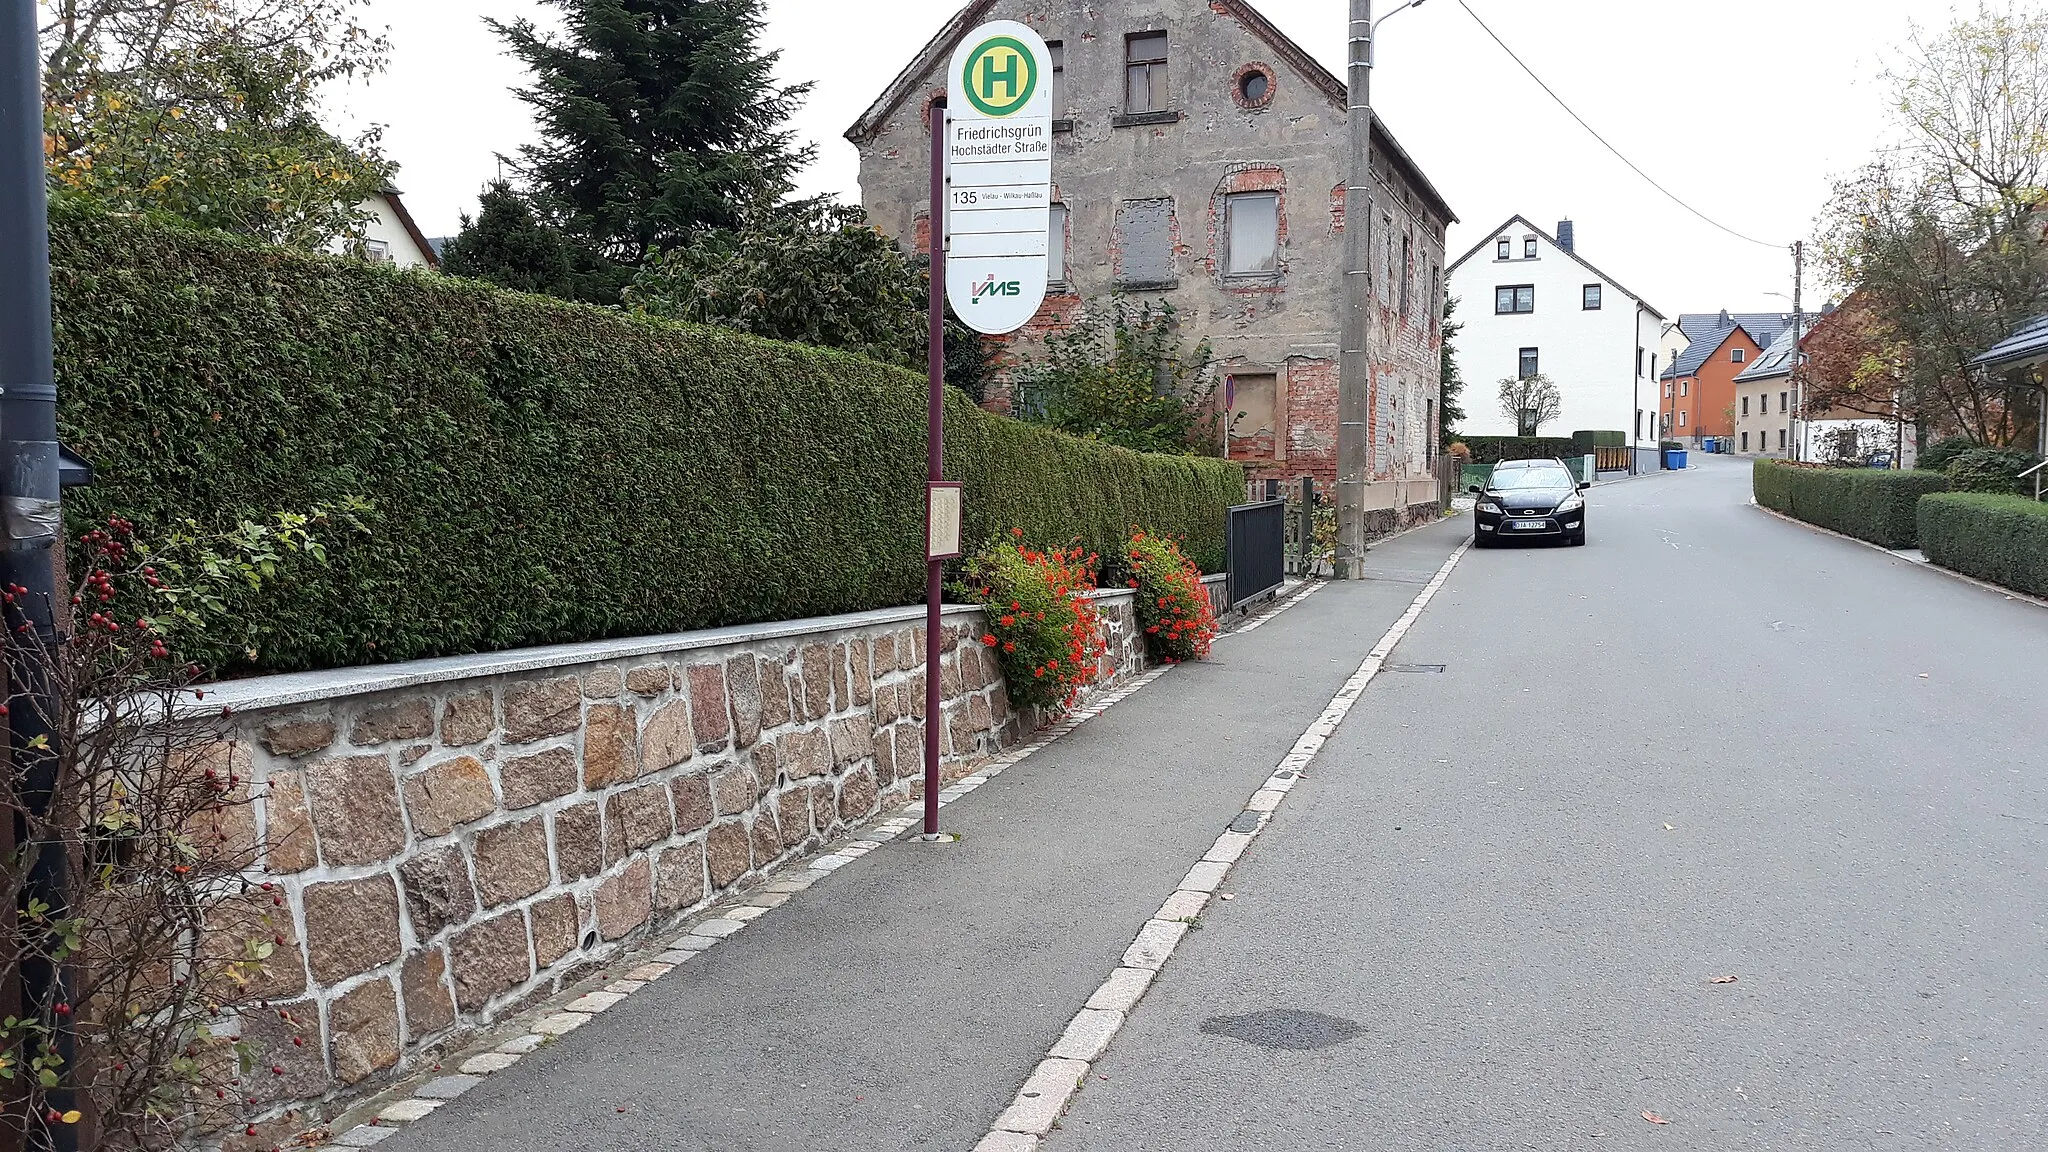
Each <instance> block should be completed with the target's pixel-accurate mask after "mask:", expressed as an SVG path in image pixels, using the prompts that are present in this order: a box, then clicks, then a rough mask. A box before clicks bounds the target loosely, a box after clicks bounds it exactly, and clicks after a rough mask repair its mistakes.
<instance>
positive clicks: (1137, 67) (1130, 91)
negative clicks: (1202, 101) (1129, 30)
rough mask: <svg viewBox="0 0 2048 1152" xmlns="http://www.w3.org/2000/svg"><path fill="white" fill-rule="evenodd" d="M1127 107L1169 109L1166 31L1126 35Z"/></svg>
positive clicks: (1134, 110)
mask: <svg viewBox="0 0 2048 1152" xmlns="http://www.w3.org/2000/svg"><path fill="white" fill-rule="evenodd" d="M1124 111H1125V112H1128V113H1133V114H1135V113H1140V112H1164V111H1166V33H1164V32H1138V33H1135V34H1133V35H1131V36H1128V37H1126V38H1125V39H1124Z"/></svg>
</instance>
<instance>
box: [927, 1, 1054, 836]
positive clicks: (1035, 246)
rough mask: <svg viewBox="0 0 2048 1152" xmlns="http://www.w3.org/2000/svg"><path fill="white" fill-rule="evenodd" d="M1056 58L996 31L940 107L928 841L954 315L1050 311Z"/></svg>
mask: <svg viewBox="0 0 2048 1152" xmlns="http://www.w3.org/2000/svg"><path fill="white" fill-rule="evenodd" d="M1051 76H1052V54H1051V52H1050V51H1048V50H1047V48H1046V46H1045V41H1044V39H1042V38H1041V37H1040V36H1039V35H1038V33H1036V32H1034V31H1032V30H1031V29H1030V28H1029V27H1027V26H1025V25H1023V24H1019V23H1016V22H1015V21H1009V20H998V21H994V22H993V23H989V24H984V25H982V26H981V27H979V28H976V29H975V30H974V31H973V32H971V33H970V34H969V35H968V36H967V38H966V39H965V40H963V41H962V42H961V44H960V46H959V47H958V48H957V49H955V50H954V53H953V60H952V63H951V65H950V66H949V67H948V69H947V83H946V96H945V98H943V99H939V100H934V101H933V102H932V104H931V131H932V156H931V165H932V166H931V193H932V205H931V222H930V226H929V228H928V229H927V232H928V234H929V236H930V247H931V301H930V303H929V304H928V305H927V307H928V308H929V312H928V313H927V314H926V317H925V319H926V321H927V322H928V323H929V324H930V334H929V336H928V338H927V340H926V351H925V358H926V364H927V367H928V368H929V369H930V372H931V401H930V417H929V421H928V422H929V426H930V437H929V439H928V440H927V442H926V445H925V450H926V454H927V459H926V466H925V471H926V474H927V475H928V477H929V479H928V480H927V481H926V484H925V552H924V555H925V565H926V567H925V615H924V839H925V840H928V841H937V842H943V841H945V840H946V839H947V837H945V836H942V835H940V833H939V786H940V784H941V783H942V781H941V779H940V775H939V734H940V727H939V726H940V725H941V724H942V723H943V722H944V713H943V709H944V706H945V702H944V698H943V693H942V692H940V688H941V687H942V686H943V682H944V679H945V677H944V675H943V667H942V665H941V652H940V649H941V647H942V646H941V645H940V643H939V635H940V633H939V630H940V628H941V627H942V625H941V623H940V621H939V592H940V587H939V585H940V577H941V575H942V566H943V562H944V561H946V560H948V559H951V558H953V557H955V556H959V555H961V554H962V547H961V539H960V535H961V532H962V527H963V526H962V519H961V512H962V508H961V505H962V502H963V501H964V499H965V496H964V494H963V493H962V491H961V488H960V485H958V484H952V483H947V481H946V478H945V475H946V463H945V459H944V450H945V398H946V305H947V303H948V302H950V303H951V304H952V306H953V311H954V313H955V314H956V315H958V316H959V317H960V319H961V320H962V322H964V323H965V324H966V325H967V326H968V327H969V328H972V329H974V330H975V331H976V332H980V333H983V334H984V335H990V336H998V335H1002V334H1004V333H1008V332H1015V331H1016V330H1017V329H1019V328H1022V327H1024V325H1026V324H1028V323H1030V321H1031V317H1032V316H1034V315H1036V314H1037V312H1038V308H1039V305H1040V304H1042V303H1043V302H1044V300H1045V280H1046V266H1047V260H1048V258H1049V248H1048V245H1049V244H1050V243H1051V238H1050V236H1049V235H1048V234H1047V227H1048V221H1049V219H1050V213H1051V209H1052V91H1051V89H1052V84H1051Z"/></svg>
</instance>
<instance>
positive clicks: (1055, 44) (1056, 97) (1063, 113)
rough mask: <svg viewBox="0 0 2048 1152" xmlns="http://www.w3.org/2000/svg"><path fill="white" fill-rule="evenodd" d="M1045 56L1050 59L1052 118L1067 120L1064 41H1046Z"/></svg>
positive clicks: (1065, 50) (1065, 51)
mask: <svg viewBox="0 0 2048 1152" xmlns="http://www.w3.org/2000/svg"><path fill="white" fill-rule="evenodd" d="M1045 51H1046V54H1047V55H1049V56H1051V57H1052V118H1053V119H1055V120H1065V119H1066V118H1067V115H1068V113H1067V46H1066V43H1065V42H1064V41H1060V40H1047V41H1046V42H1045Z"/></svg>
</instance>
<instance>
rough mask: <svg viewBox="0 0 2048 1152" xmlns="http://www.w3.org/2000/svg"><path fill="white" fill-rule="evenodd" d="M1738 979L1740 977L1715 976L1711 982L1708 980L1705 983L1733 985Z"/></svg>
mask: <svg viewBox="0 0 2048 1152" xmlns="http://www.w3.org/2000/svg"><path fill="white" fill-rule="evenodd" d="M1739 979H1741V977H1739V976H1716V977H1714V978H1713V979H1712V980H1709V981H1707V983H1709V984H1733V983H1735V982H1736V981H1737V980H1739Z"/></svg>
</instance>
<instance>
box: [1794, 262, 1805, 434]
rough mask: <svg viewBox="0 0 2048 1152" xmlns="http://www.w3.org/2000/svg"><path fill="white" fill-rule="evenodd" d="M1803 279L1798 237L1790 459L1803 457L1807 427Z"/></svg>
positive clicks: (1803, 266) (1795, 263) (1803, 271)
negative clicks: (1802, 353) (1802, 354)
mask: <svg viewBox="0 0 2048 1152" xmlns="http://www.w3.org/2000/svg"><path fill="white" fill-rule="evenodd" d="M1805 283H1806V241H1804V240H1799V241H1796V242H1794V243H1793V245H1792V391H1793V392H1794V393H1795V394H1796V395H1797V396H1798V397H1799V402H1798V403H1797V404H1794V405H1793V406H1792V417H1791V420H1792V459H1794V460H1799V459H1802V458H1804V457H1805V455H1806V451H1805V443H1806V429H1805V427H1804V425H1805V421H1804V420H1803V419H1801V418H1802V417H1803V416H1805V415H1806V387H1805V382H1806V376H1805V373H1803V372H1801V371H1800V368H1802V367H1804V365H1803V364H1802V363H1801V361H1800V349H1801V348H1802V347H1804V346H1805V344H1806V311H1805V308H1804V307H1803V306H1802V305H1801V304H1800V302H1799V299H1800V297H1799V292H1800V289H1801V288H1802V287H1803V286H1804V284H1805Z"/></svg>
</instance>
